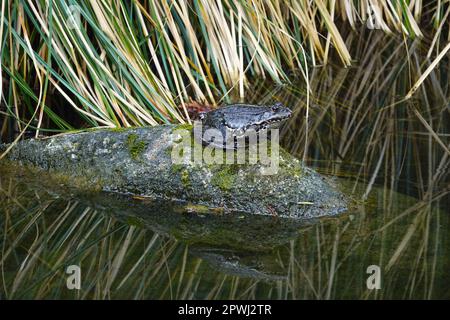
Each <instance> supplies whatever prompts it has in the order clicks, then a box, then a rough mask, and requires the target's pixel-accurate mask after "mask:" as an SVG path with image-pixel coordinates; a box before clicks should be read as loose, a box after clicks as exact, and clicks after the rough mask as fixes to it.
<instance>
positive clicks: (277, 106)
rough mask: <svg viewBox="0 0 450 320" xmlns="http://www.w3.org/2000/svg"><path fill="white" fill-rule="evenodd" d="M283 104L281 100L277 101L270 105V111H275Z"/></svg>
mask: <svg viewBox="0 0 450 320" xmlns="http://www.w3.org/2000/svg"><path fill="white" fill-rule="evenodd" d="M282 106H283V104H282V103H281V102H277V103H275V104H274V105H273V106H272V111H277V110H279V109H280V108H281V107H282Z"/></svg>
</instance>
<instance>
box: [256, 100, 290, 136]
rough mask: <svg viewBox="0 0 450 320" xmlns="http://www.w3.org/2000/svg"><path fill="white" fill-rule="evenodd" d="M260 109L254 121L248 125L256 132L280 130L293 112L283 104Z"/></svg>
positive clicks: (279, 103)
mask: <svg viewBox="0 0 450 320" xmlns="http://www.w3.org/2000/svg"><path fill="white" fill-rule="evenodd" d="M257 108H258V107H257ZM259 108H260V109H258V112H257V115H255V118H254V120H253V121H251V123H249V124H248V125H249V127H250V128H252V129H254V130H256V131H260V130H266V129H273V128H278V127H279V126H280V124H281V123H282V122H284V121H285V120H287V119H288V118H290V117H291V115H292V111H291V110H290V109H289V108H286V107H285V106H284V105H283V104H282V103H281V102H277V103H275V104H274V105H271V106H265V107H259Z"/></svg>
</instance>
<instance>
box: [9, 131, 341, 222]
mask: <svg viewBox="0 0 450 320" xmlns="http://www.w3.org/2000/svg"><path fill="white" fill-rule="evenodd" d="M191 129H192V128H189V127H188V126H185V125H181V126H176V125H163V126H157V127H141V128H130V129H117V130H116V129H102V130H95V131H89V132H83V133H75V134H64V135H60V136H54V137H51V138H47V139H40V140H39V139H30V140H25V141H22V142H20V143H18V144H17V145H16V146H14V148H13V149H12V150H11V151H10V152H9V153H8V155H7V157H6V158H7V159H9V160H11V161H13V162H14V163H20V164H23V165H32V166H35V167H38V168H41V169H44V170H47V171H50V172H53V173H56V174H58V175H60V176H61V177H66V178H69V179H73V183H75V184H78V183H81V184H82V185H83V186H89V187H95V188H96V189H101V190H103V191H114V192H120V193H129V194H133V195H139V196H148V197H157V198H162V199H170V200H183V201H187V202H189V203H193V204H196V205H202V206H206V207H208V208H219V210H223V212H228V211H242V212H247V213H251V214H263V215H273V216H278V217H290V218H313V217H320V216H330V215H335V214H337V213H340V212H342V211H344V210H346V199H345V197H344V196H343V195H342V194H341V193H340V192H339V191H338V190H337V189H336V187H335V186H333V185H332V184H331V183H330V182H329V181H328V180H327V179H326V178H324V177H323V176H321V175H319V174H318V173H317V172H315V171H314V170H312V169H310V168H307V167H305V166H304V165H303V164H302V163H301V162H300V161H299V160H298V159H296V158H294V157H292V156H291V155H290V154H288V153H287V152H286V151H284V150H283V149H281V148H280V152H279V157H278V159H279V164H278V168H279V169H278V172H277V173H276V174H267V172H266V174H264V172H265V170H266V169H267V166H266V165H264V164H262V163H260V162H257V163H256V164H251V163H248V162H247V163H244V164H207V163H204V162H201V163H198V162H186V163H174V161H173V159H174V158H173V155H174V154H175V153H174V148H175V150H178V149H180V134H179V132H186V130H190V131H192V130H191ZM180 130H185V131H180ZM198 147H199V145H198V144H196V142H194V139H192V148H191V149H190V150H192V154H194V153H195V151H194V149H195V148H198ZM0 149H1V147H0ZM207 149H208V148H205V147H202V146H200V147H199V149H196V150H197V151H198V150H200V154H202V153H203V152H205V151H208V150H207ZM177 152H178V151H177ZM193 157H194V156H193Z"/></svg>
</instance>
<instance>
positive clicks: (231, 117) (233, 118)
mask: <svg viewBox="0 0 450 320" xmlns="http://www.w3.org/2000/svg"><path fill="white" fill-rule="evenodd" d="M291 116H292V111H291V110H290V109H289V108H287V107H285V106H284V105H283V104H282V103H281V102H276V103H274V104H272V105H252V104H244V103H237V104H230V105H226V106H223V107H220V108H218V109H215V110H212V111H209V112H202V113H200V114H199V121H201V125H202V135H201V136H202V139H201V140H202V143H203V144H204V145H207V146H211V147H213V148H220V149H238V148H242V147H245V144H243V143H239V142H238V141H239V138H245V137H248V136H249V134H250V133H251V132H254V133H256V136H257V137H258V139H259V137H261V136H262V133H264V136H266V137H267V136H268V135H267V133H269V132H270V130H271V129H277V128H279V127H280V126H281V124H282V123H283V122H285V121H286V120H287V119H289V118H290V117H291ZM210 129H214V132H215V133H213V134H204V133H205V132H207V130H210ZM219 134H220V135H221V137H222V139H218V138H217V136H218V135H219Z"/></svg>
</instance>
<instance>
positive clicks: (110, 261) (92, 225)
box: [0, 33, 450, 299]
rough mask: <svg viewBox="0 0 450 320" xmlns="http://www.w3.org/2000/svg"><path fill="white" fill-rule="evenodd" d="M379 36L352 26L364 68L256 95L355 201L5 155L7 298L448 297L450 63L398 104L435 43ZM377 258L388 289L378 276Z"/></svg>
mask: <svg viewBox="0 0 450 320" xmlns="http://www.w3.org/2000/svg"><path fill="white" fill-rule="evenodd" d="M369 38H370V39H369V41H364V42H359V40H358V38H357V37H355V38H352V36H349V38H348V39H347V42H348V43H349V45H348V46H349V47H351V48H354V49H353V50H354V52H352V55H353V56H354V57H357V59H358V64H359V66H358V67H355V68H348V69H343V68H336V67H332V66H330V67H324V68H317V69H314V70H312V73H311V75H310V80H311V95H310V96H309V97H307V95H306V90H305V86H304V85H303V84H299V85H296V84H292V85H288V86H273V85H271V84H267V83H265V82H262V83H260V84H257V85H255V88H254V90H253V91H252V92H253V95H252V96H248V97H247V101H248V102H255V103H265V102H267V103H270V102H272V101H273V100H279V101H282V102H283V103H285V104H286V105H288V106H289V107H291V108H292V109H293V111H294V116H293V118H292V119H291V120H290V121H289V123H287V124H286V126H284V127H283V129H282V135H281V136H282V145H283V146H285V148H286V149H288V150H289V151H290V152H291V153H292V154H294V155H296V156H298V157H300V158H302V157H303V156H304V159H305V161H306V163H307V164H308V165H310V166H313V167H315V168H316V169H317V170H319V171H320V172H322V173H325V174H330V175H332V176H335V177H339V178H336V179H337V183H338V184H340V185H342V188H343V189H344V190H345V192H346V193H348V194H352V197H353V198H354V199H355V201H354V204H353V205H352V206H351V210H349V211H348V212H347V213H345V214H343V215H341V216H339V217H335V218H325V219H319V220H314V221H306V222H296V221H293V220H282V219H279V218H277V217H276V216H274V217H263V216H261V217H255V216H248V215H245V214H234V215H221V214H220V213H219V212H212V213H208V212H204V208H201V207H196V206H188V207H186V206H182V205H181V204H176V203H167V202H161V201H154V200H150V199H142V198H135V199H130V198H129V197H125V196H119V195H111V194H94V193H91V194H88V193H82V192H81V191H80V190H76V189H74V188H73V187H71V186H70V185H58V184H56V183H55V182H54V181H52V180H51V179H50V178H49V177H47V176H46V175H45V174H41V175H38V176H37V175H36V173H35V172H30V171H28V170H26V169H23V168H14V169H13V168H7V167H3V168H0V213H1V214H2V219H1V220H0V223H1V225H0V227H1V231H0V239H1V240H0V242H1V252H2V253H1V260H0V272H1V277H0V295H1V297H2V298H68V299H72V298H74V299H89V298H97V299H108V298H111V299H115V298H136V299H139V298H154V299H158V298H165V299H170V298H178V299H191V298H196V299H204V298H206V299H217V298H230V299H254V298H263V299H329V298H336V299H339V298H357V299H380V298H419V299H427V298H447V299H448V298H450V271H449V270H450V250H449V249H450V236H449V233H448V230H449V229H450V218H449V215H448V204H449V197H448V193H449V187H450V186H449V152H448V148H449V147H448V146H450V144H449V134H448V132H449V126H450V121H449V109H448V108H449V106H448V101H449V92H450V90H449V89H450V88H449V81H448V72H447V71H448V70H447V69H448V64H447V67H443V68H442V69H439V68H438V69H436V70H435V71H434V72H432V74H431V75H430V77H429V80H427V81H426V82H425V83H424V86H423V89H422V90H419V91H418V93H417V95H416V96H415V97H414V99H411V100H409V101H407V102H401V103H398V101H399V100H400V98H399V97H402V96H404V95H405V94H406V92H407V91H408V90H409V88H410V85H411V83H413V82H414V81H413V80H412V79H417V78H418V77H419V76H420V73H421V70H423V68H421V67H420V65H419V61H423V52H422V49H421V47H420V46H419V45H418V44H417V43H415V42H412V43H408V44H405V43H403V42H402V41H399V40H397V39H395V38H392V37H383V36H380V35H379V34H377V33H371V34H370V36H369ZM352 42H353V44H352ZM406 46H407V47H406ZM374 48H377V49H376V52H374V50H375V49H374ZM380 48H381V49H380ZM405 57H407V59H405ZM308 100H309V108H308V112H306V110H307V101H308ZM306 114H308V117H309V118H308V121H305V116H306ZM306 133H308V135H306ZM446 146H447V150H446V148H445V147H446ZM305 150H306V151H305ZM69 265H78V266H80V267H81V272H82V273H81V289H80V290H69V289H68V288H67V286H66V281H67V276H68V275H67V274H66V273H65V270H66V267H67V266H69ZM372 265H375V266H379V267H380V271H381V273H380V275H381V288H380V289H378V290H376V289H373V290H371V289H369V288H368V287H367V280H368V278H369V276H370V274H368V273H367V269H368V267H369V266H372Z"/></svg>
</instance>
